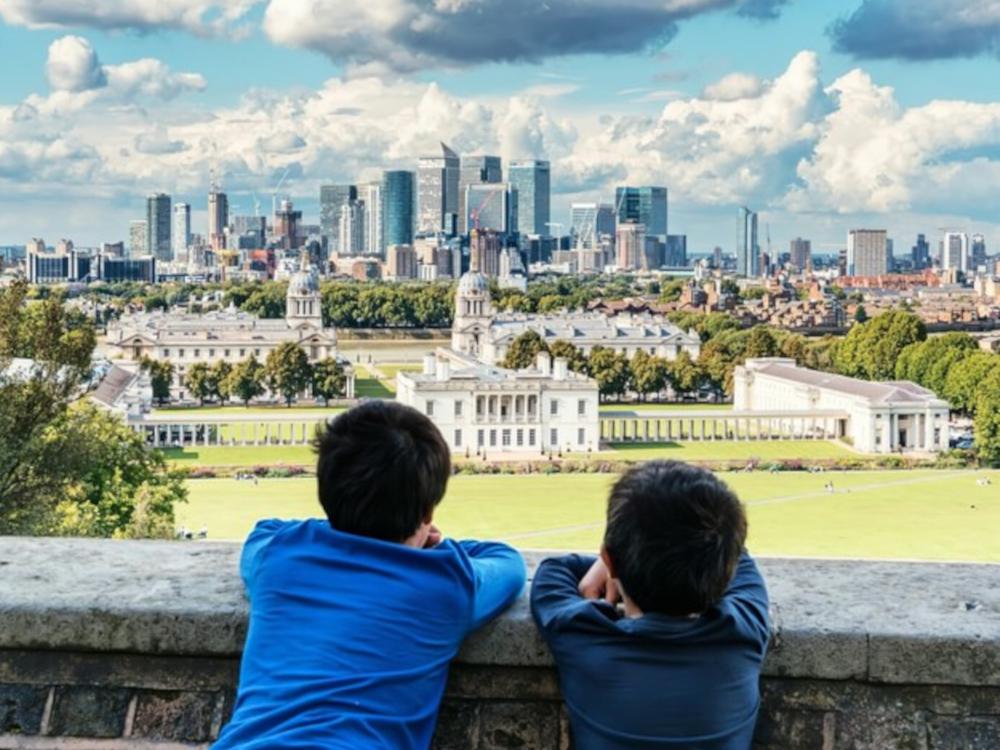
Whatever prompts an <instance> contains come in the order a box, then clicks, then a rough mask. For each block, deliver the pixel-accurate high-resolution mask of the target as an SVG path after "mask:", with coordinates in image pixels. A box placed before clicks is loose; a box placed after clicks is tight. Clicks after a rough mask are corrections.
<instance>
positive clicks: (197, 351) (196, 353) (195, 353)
mask: <svg viewBox="0 0 1000 750" xmlns="http://www.w3.org/2000/svg"><path fill="white" fill-rule="evenodd" d="M200 356H201V349H195V350H194V358H195V359H198V357H200Z"/></svg>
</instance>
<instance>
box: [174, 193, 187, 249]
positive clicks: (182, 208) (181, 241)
mask: <svg viewBox="0 0 1000 750" xmlns="http://www.w3.org/2000/svg"><path fill="white" fill-rule="evenodd" d="M173 242H174V259H175V260H176V259H177V258H180V257H182V256H183V255H184V254H185V253H187V249H188V245H189V244H190V243H191V206H190V205H189V204H187V203H176V204H174V236H173Z"/></svg>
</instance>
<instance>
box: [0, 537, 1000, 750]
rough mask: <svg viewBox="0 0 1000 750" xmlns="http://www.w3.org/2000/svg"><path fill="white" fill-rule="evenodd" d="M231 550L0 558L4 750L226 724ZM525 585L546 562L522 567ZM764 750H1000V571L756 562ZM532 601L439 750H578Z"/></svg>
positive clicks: (451, 714) (497, 629) (492, 635)
mask: <svg viewBox="0 0 1000 750" xmlns="http://www.w3.org/2000/svg"><path fill="white" fill-rule="evenodd" d="M238 557H239V545H234V544H219V543H171V542H108V541H101V540H83V539H20V538H0V750H3V749H4V748H37V749H39V750H41V749H42V748H52V749H53V750H55V748H67V749H72V748H76V750H92V749H93V750H96V749H98V748H100V749H101V750H103V749H105V748H107V749H108V750H112V749H113V748H126V747H127V748H142V747H155V748H161V749H166V750H169V749H170V748H190V747H201V746H205V745H207V744H208V743H209V742H210V741H211V739H212V738H213V737H215V736H216V734H217V733H218V731H219V729H220V727H221V726H222V725H223V724H224V722H225V721H226V720H227V718H228V716H229V713H230V712H231V710H232V701H233V695H234V691H235V688H236V683H237V678H238V663H239V654H240V649H241V647H242V643H243V639H244V637H245V634H246V624H247V622H246V620H247V604H246V600H245V597H244V595H243V591H242V586H241V584H240V581H239V576H238V573H237V561H238ZM526 557H527V558H528V559H529V567H533V566H534V564H535V563H536V562H537V560H538V558H539V554H538V553H526ZM760 564H761V568H762V570H763V571H764V574H765V576H766V578H767V581H768V586H769V589H770V591H771V596H772V600H773V619H774V624H775V632H774V636H773V642H772V646H771V649H770V652H769V655H768V658H767V661H766V662H765V667H764V678H763V680H762V692H763V707H762V711H761V716H760V720H759V722H758V727H757V744H758V747H760V748H812V747H815V748H822V749H823V750H827V748H831V749H839V748H870V749H871V750H875V749H876V748H878V749H879V750H882V749H883V748H896V747H905V748H924V749H926V750H939V749H941V748H948V749H951V748H955V749H956V750H957V749H958V748H963V749H965V748H1000V585H998V581H1000V566H990V565H962V564H928V563H905V562H899V563H888V562H884V563H883V562H862V561H833V560H790V559H763V560H761V561H760ZM570 746H571V743H570V738H569V732H568V725H567V722H566V717H565V711H564V709H563V706H562V701H561V698H560V695H559V688H558V681H557V678H556V673H555V670H554V668H553V665H552V661H551V657H550V656H549V653H548V651H547V649H546V647H545V644H544V643H543V642H542V640H541V639H540V638H539V636H538V634H537V632H536V630H535V628H534V625H533V623H532V622H531V617H530V613H529V612H528V607H527V600H526V598H522V599H521V600H520V601H518V602H517V603H516V604H515V605H514V607H512V608H511V609H510V610H509V611H508V612H507V613H506V614H505V615H504V616H502V617H501V618H499V619H498V620H497V621H495V622H494V623H492V624H490V625H489V626H487V627H486V628H484V629H483V630H482V631H480V632H478V633H476V634H475V635H473V636H472V637H471V638H470V639H469V640H468V641H467V643H466V644H465V646H464V647H463V649H462V651H461V654H460V655H459V657H458V659H457V660H456V663H455V664H454V665H453V667H452V672H451V676H450V679H449V685H448V690H447V694H446V698H445V702H444V705H443V707H442V710H441V718H440V721H439V726H438V733H437V739H436V747H437V748H439V749H445V748H448V749H451V748H454V749H455V750H458V749H459V748H462V749H465V748H483V749H484V750H486V749H492V748H539V749H543V748H564V747H570Z"/></svg>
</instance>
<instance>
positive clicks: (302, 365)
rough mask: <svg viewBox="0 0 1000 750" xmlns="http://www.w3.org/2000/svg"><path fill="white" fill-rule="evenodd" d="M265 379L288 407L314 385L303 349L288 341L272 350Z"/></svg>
mask: <svg viewBox="0 0 1000 750" xmlns="http://www.w3.org/2000/svg"><path fill="white" fill-rule="evenodd" d="M264 371H265V377H266V379H267V384H268V387H270V389H271V390H272V391H273V392H275V393H280V394H281V396H282V397H283V398H284V399H285V404H286V406H289V407H290V406H291V405H292V401H294V400H295V398H296V397H297V396H298V395H299V394H300V393H302V392H303V391H304V390H306V388H308V387H309V386H310V385H311V384H312V367H311V366H310V365H309V357H308V356H306V353H305V351H303V349H302V347H301V346H299V345H298V344H296V343H295V342H292V341H286V342H285V343H284V344H279V345H278V346H277V347H276V348H274V349H272V350H271V352H270V353H269V354H268V355H267V361H266V362H265V363H264Z"/></svg>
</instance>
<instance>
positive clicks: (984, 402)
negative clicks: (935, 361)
mask: <svg viewBox="0 0 1000 750" xmlns="http://www.w3.org/2000/svg"><path fill="white" fill-rule="evenodd" d="M974 425H975V433H976V452H977V454H978V456H979V459H980V460H981V461H983V462H985V463H988V464H992V465H996V464H1000V368H993V369H992V370H991V371H990V372H989V374H988V375H987V376H986V378H985V380H983V381H982V382H981V383H980V386H979V389H978V393H977V395H976V416H975V421H974Z"/></svg>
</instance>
